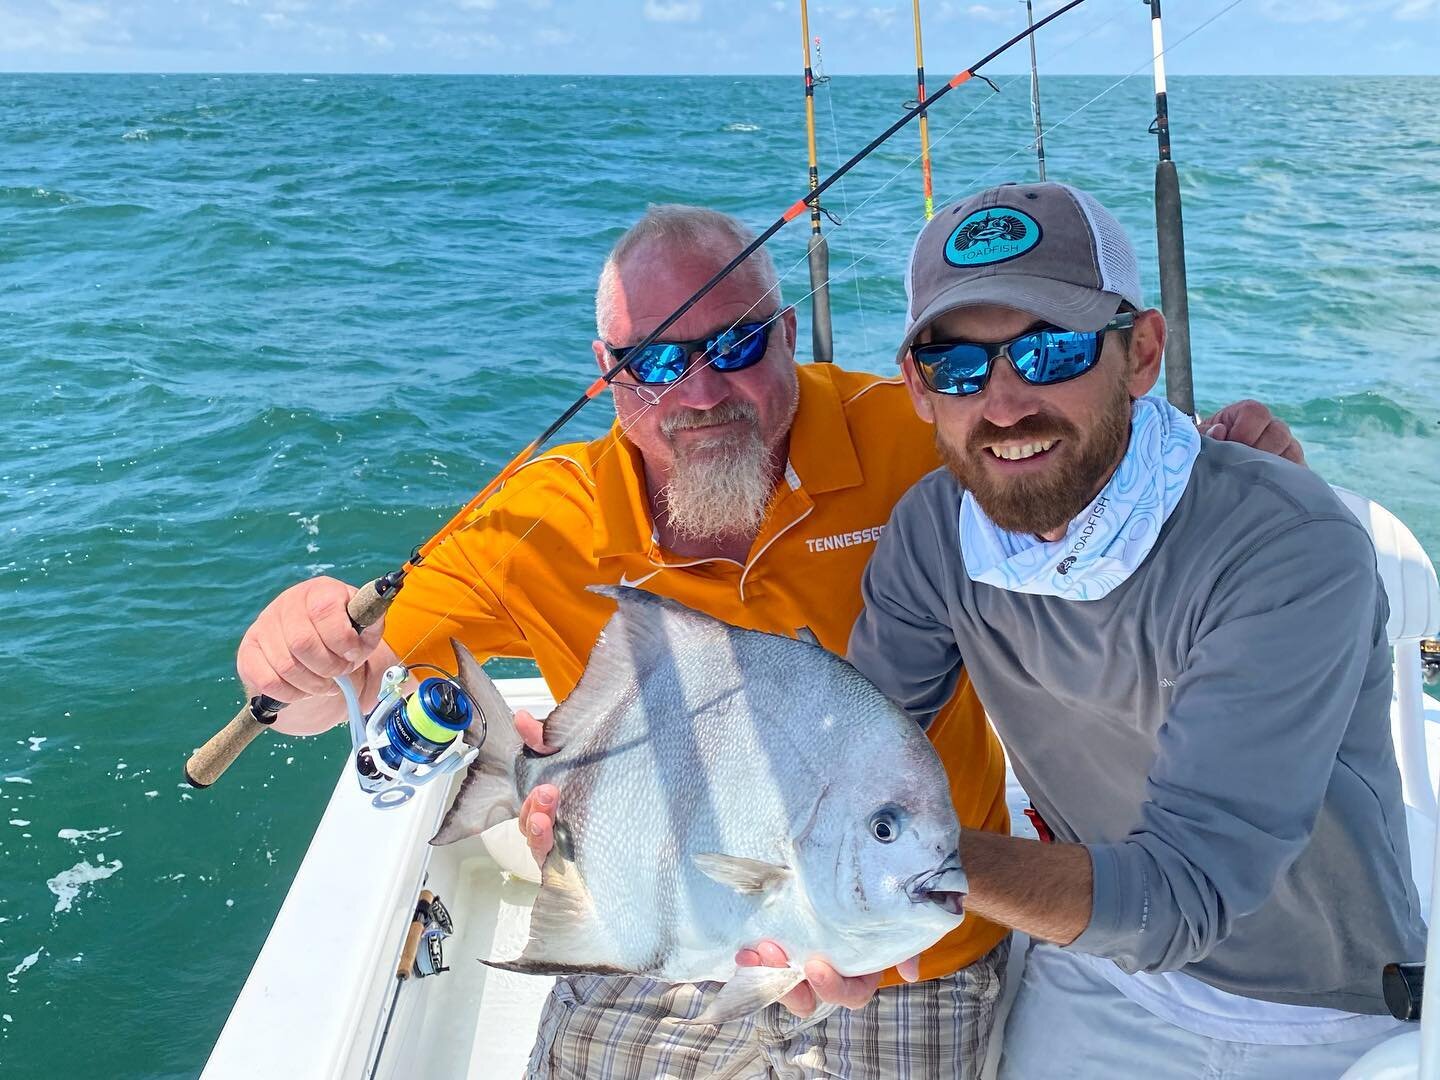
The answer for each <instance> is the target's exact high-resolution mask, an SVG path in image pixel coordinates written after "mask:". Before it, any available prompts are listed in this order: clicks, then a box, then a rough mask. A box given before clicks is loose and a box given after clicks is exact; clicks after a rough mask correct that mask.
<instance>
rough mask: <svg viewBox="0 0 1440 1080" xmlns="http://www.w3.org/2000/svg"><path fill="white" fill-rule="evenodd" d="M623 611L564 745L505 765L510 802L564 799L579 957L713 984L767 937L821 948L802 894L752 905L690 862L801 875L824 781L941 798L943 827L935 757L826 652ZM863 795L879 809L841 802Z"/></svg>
mask: <svg viewBox="0 0 1440 1080" xmlns="http://www.w3.org/2000/svg"><path fill="white" fill-rule="evenodd" d="M662 603H663V602H662ZM632 606H638V605H631V604H622V605H621V613H620V614H619V615H617V616H616V618H615V620H612V622H611V623H610V624H609V625H608V626H607V628H606V631H605V635H604V637H603V638H602V642H601V644H600V645H597V647H596V650H595V653H594V654H593V655H592V657H591V662H590V666H589V667H588V668H587V669H586V673H585V676H584V678H583V679H582V681H581V683H580V685H579V686H577V688H576V690H575V692H574V693H573V694H572V695H571V696H570V698H569V699H567V700H566V702H565V703H564V704H563V705H562V707H561V709H560V710H557V712H556V714H555V715H554V716H553V717H552V721H551V723H552V724H555V725H556V727H557V728H561V729H563V730H566V731H569V732H570V737H569V738H568V740H566V741H565V744H564V745H563V748H562V749H561V750H560V752H558V753H557V754H555V755H553V756H551V757H548V758H540V759H537V758H528V757H526V758H522V759H521V760H520V761H519V762H518V763H517V768H516V786H517V789H518V791H519V793H520V794H521V796H523V795H524V794H525V793H526V792H528V791H529V790H530V789H531V788H532V787H534V786H535V785H537V784H541V783H553V784H556V785H557V786H558V787H559V788H560V808H561V809H560V814H559V824H560V826H561V829H560V830H559V831H560V834H561V836H560V839H561V840H562V841H563V840H566V839H568V851H566V853H567V854H569V855H570V856H572V857H573V861H574V863H575V866H576V868H577V869H578V872H579V876H580V877H581V878H582V879H583V880H584V883H585V887H586V891H587V892H588V894H589V898H590V901H591V903H592V905H593V910H594V920H593V925H591V926H590V927H588V928H587V929H588V932H587V934H586V939H585V942H584V951H585V952H586V953H588V954H590V955H589V956H588V957H578V958H577V959H581V960H584V961H585V962H586V963H589V964H594V965H606V966H612V967H614V968H618V969H623V970H626V971H633V972H643V973H648V974H652V975H655V976H657V977H660V978H664V979H669V980H696V979H719V980H723V979H726V978H729V977H730V975H731V974H732V973H733V970H734V964H733V956H734V950H735V948H736V946H737V945H738V944H741V943H745V942H749V941H754V940H757V939H759V938H760V937H773V938H776V939H777V940H785V941H791V942H795V943H796V944H797V945H798V944H803V943H813V944H816V945H819V944H820V943H821V940H822V939H823V938H825V936H826V934H825V931H824V928H823V927H822V926H821V925H820V923H819V922H817V919H816V915H815V913H814V911H813V910H812V908H811V904H810V902H809V900H808V899H807V897H806V892H807V890H806V888H805V883H804V882H803V881H799V882H797V885H796V886H795V887H792V888H790V890H789V895H788V896H785V897H779V898H775V899H773V900H772V901H771V902H767V903H761V902H760V900H759V899H758V898H757V897H755V896H752V895H745V894H742V893H740V892H737V891H736V890H735V889H733V888H732V887H731V886H729V885H726V884H722V883H720V882H717V881H715V880H712V879H711V878H710V877H709V876H707V875H706V874H705V873H704V872H702V871H701V870H700V869H699V868H698V867H697V866H696V864H695V862H694V861H693V857H694V856H695V855H697V854H701V853H719V854H723V855H728V856H737V857H741V858H745V859H754V860H758V861H760V862H764V863H773V864H780V865H784V866H791V867H794V868H795V869H797V870H798V869H799V868H798V866H797V865H796V863H797V852H796V847H795V839H796V837H797V836H799V835H800V834H801V833H802V832H803V831H804V830H806V828H807V825H808V824H809V823H810V822H811V820H812V819H813V817H814V815H815V812H816V802H817V798H818V797H819V796H820V794H821V793H822V792H823V791H828V790H831V789H835V788H836V787H837V785H838V786H839V787H841V788H844V787H847V786H854V787H856V788H857V792H858V790H859V789H863V788H865V787H869V788H871V789H873V790H874V791H878V790H879V789H881V788H883V787H884V786H885V784H884V782H883V778H886V777H889V778H890V779H891V780H892V781H893V782H895V783H897V784H903V785H905V786H907V787H916V786H918V787H919V788H922V789H924V788H927V787H929V788H933V789H938V792H939V797H940V799H941V800H942V801H943V805H944V810H942V811H941V813H942V814H943V813H944V812H946V811H948V813H949V816H950V821H951V822H953V820H954V817H953V810H951V809H949V797H948V788H946V786H945V780H944V774H943V770H941V769H940V766H939V762H938V760H936V759H935V756H934V752H933V751H932V750H931V749H930V747H929V745H928V743H927V742H926V740H925V738H924V736H923V735H922V734H921V733H920V732H919V730H918V729H917V728H916V727H915V725H914V724H913V723H912V722H911V721H909V720H908V719H906V718H905V717H904V716H903V714H901V713H900V712H899V711H898V710H897V709H895V708H894V707H893V706H892V705H890V703H889V702H888V701H886V700H885V699H884V698H883V697H882V696H881V695H880V693H879V691H877V690H875V688H874V687H873V686H872V685H871V684H870V683H869V682H868V681H866V680H865V679H863V678H862V677H861V676H860V675H859V674H858V673H857V672H855V671H854V669H853V668H851V667H850V666H849V665H848V664H846V663H844V662H843V661H842V660H840V659H839V658H837V657H835V656H833V655H832V654H830V653H827V652H825V651H824V650H823V649H819V648H817V647H815V646H812V645H809V644H806V643H803V642H799V641H794V640H791V639H787V638H780V637H777V636H774V635H769V634H761V633H758V632H754V631H745V630H739V629H737V628H735V627H731V626H728V625H726V624H724V623H720V622H717V621H715V620H713V619H709V618H708V617H705V616H699V615H697V614H696V613H694V612H690V611H689V610H688V609H685V608H681V607H679V606H678V605H673V604H668V603H664V606H661V604H650V603H646V604H644V605H643V608H642V609H641V610H640V611H639V612H635V613H631V612H629V611H627V610H626V609H627V608H630V607H632ZM640 619H643V620H644V625H643V626H642V625H637V623H638V622H639V620H640ZM562 710H563V713H562ZM548 730H549V729H548V727H547V731H548ZM876 776H878V777H880V778H882V782H881V783H878V784H877V783H876V782H875V780H874V777H876ZM863 797H868V798H869V799H870V801H879V800H878V796H876V795H874V794H870V795H868V796H861V797H857V798H856V799H855V800H851V801H852V802H854V803H856V804H858V803H859V802H860V801H861V798H863ZM932 801H933V800H932ZM828 805H830V804H828V803H827V806H828ZM841 805H844V803H842V804H841ZM566 834H568V836H567V835H566ZM956 836H957V839H958V832H957V833H956ZM561 846H562V848H563V847H565V846H566V845H564V844H563V843H562V845H561ZM831 865H833V866H834V868H835V873H837V874H838V873H844V872H846V871H845V868H844V867H843V866H841V865H839V863H838V861H837V862H836V863H832V864H831ZM830 936H831V937H833V936H834V933H833V930H832V931H831V932H830ZM933 936H938V934H936V935H933ZM933 936H932V939H933ZM528 953H529V950H528V949H527V954H528Z"/></svg>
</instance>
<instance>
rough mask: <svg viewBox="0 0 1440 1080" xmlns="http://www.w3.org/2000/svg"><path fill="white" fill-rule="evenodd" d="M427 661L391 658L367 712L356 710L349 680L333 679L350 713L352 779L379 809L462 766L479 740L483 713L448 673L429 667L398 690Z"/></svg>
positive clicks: (476, 749)
mask: <svg viewBox="0 0 1440 1080" xmlns="http://www.w3.org/2000/svg"><path fill="white" fill-rule="evenodd" d="M429 667H431V665H428V664H420V665H417V667H416V668H408V667H406V666H405V665H404V664H396V665H395V666H394V667H392V668H390V669H389V670H387V671H386V672H385V674H384V676H383V677H382V679H381V682H380V700H379V701H378V702H376V704H375V708H373V709H371V710H370V712H369V713H368V714H364V713H362V712H361V710H360V702H359V699H358V698H357V697H356V694H355V688H354V687H353V686H352V685H351V683H350V680H349V679H348V678H347V677H345V676H343V675H341V676H338V677H337V678H336V679H335V682H336V684H337V685H338V686H339V687H340V692H341V693H342V694H343V695H344V696H345V707H346V709H347V711H348V712H349V714H350V743H351V747H352V749H353V760H354V762H355V775H356V779H357V780H358V781H359V783H360V789H361V790H362V791H364V792H365V793H366V794H368V795H370V796H371V799H370V803H371V805H372V806H374V807H376V808H377V809H379V810H389V809H393V808H394V807H397V806H403V805H404V804H405V803H407V802H409V801H410V799H411V798H412V797H414V795H415V791H416V789H417V788H419V787H421V786H422V785H424V784H428V783H429V782H430V781H431V780H434V779H435V778H436V777H437V776H448V775H449V774H450V773H453V772H455V771H456V770H458V769H462V768H464V767H465V766H466V765H468V764H470V762H471V761H472V760H473V759H474V757H475V755H476V754H477V753H478V752H479V744H480V743H482V742H484V741H485V733H486V722H485V717H484V715H483V714H482V713H481V712H480V710H479V709H478V708H477V707H476V705H475V703H474V702H473V701H471V700H470V695H469V694H467V693H465V690H464V689H463V688H462V687H461V686H460V684H459V683H458V682H457V681H456V680H455V678H454V677H453V676H451V675H450V674H449V673H447V672H444V671H440V669H439V668H434V669H433V670H436V671H440V674H439V675H438V676H430V677H429V678H426V679H424V680H423V681H422V682H421V683H420V685H419V686H418V687H417V688H416V689H415V691H414V692H413V693H410V694H405V693H403V692H402V688H403V687H404V685H405V682H406V680H407V679H408V678H409V677H410V674H411V672H412V671H414V670H417V669H418V668H429ZM477 718H478V721H479V724H480V730H479V738H478V739H476V740H475V745H471V744H470V743H467V742H466V741H465V739H463V738H462V735H463V733H464V732H465V731H467V730H469V728H470V726H471V725H472V724H474V723H475V722H476V720H477Z"/></svg>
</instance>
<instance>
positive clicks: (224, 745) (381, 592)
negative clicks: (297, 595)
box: [185, 571, 404, 788]
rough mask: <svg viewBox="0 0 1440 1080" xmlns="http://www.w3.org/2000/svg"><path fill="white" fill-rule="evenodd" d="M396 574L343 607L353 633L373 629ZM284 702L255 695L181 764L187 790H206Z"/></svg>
mask: <svg viewBox="0 0 1440 1080" xmlns="http://www.w3.org/2000/svg"><path fill="white" fill-rule="evenodd" d="M403 580H404V579H403V577H402V575H401V573H400V571H396V572H395V573H392V574H386V575H385V576H384V577H379V578H376V579H375V580H374V581H371V582H367V583H366V584H365V585H363V586H361V587H360V588H359V589H358V590H356V592H355V595H354V596H352V597H351V598H350V602H349V603H348V604H347V605H346V606H345V610H346V612H347V613H348V614H349V615H350V623H351V625H353V626H354V627H355V629H356V630H364V629H365V628H366V627H367V626H374V625H375V624H376V623H377V622H379V621H380V620H381V619H382V618H383V617H384V615H385V612H386V610H387V609H388V608H389V607H390V604H391V602H392V601H393V600H394V599H395V595H396V594H397V593H398V592H399V591H400V586H401V584H402V583H403ZM284 707H285V702H283V701H276V700H275V699H274V698H272V697H266V696H265V695H264V694H257V695H255V696H254V697H253V698H251V699H250V700H249V701H247V702H246V703H245V704H244V705H242V706H241V707H240V711H239V712H237V713H236V714H235V719H233V720H231V721H230V722H229V723H228V724H226V725H225V726H224V727H223V728H221V729H220V730H219V731H217V732H216V733H215V734H214V735H212V736H211V737H210V739H209V741H208V742H206V743H205V745H204V746H202V747H200V749H198V750H196V751H195V752H194V753H193V754H191V755H190V760H189V761H187V762H186V763H185V780H186V782H187V783H189V785H190V786H191V787H197V788H204V787H209V786H210V785H211V784H213V783H214V782H215V781H216V780H218V779H220V775H221V774H222V773H223V772H224V771H225V770H226V769H228V768H229V767H230V764H231V762H233V761H234V760H235V759H236V758H237V757H239V756H240V752H241V751H242V750H244V749H245V747H247V746H249V745H250V743H251V742H252V741H253V740H254V738H255V736H257V735H259V734H260V732H262V731H264V730H265V729H266V728H267V727H269V726H270V725H271V724H273V723H274V722H275V718H276V717H277V716H278V715H279V714H280V710H281V709H283V708H284Z"/></svg>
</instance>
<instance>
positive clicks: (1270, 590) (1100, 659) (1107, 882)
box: [850, 439, 1424, 1013]
mask: <svg viewBox="0 0 1440 1080" xmlns="http://www.w3.org/2000/svg"><path fill="white" fill-rule="evenodd" d="M960 494H961V493H960V490H959V488H958V486H957V485H956V483H955V481H954V479H953V478H952V477H951V476H950V474H949V473H948V472H946V471H944V470H940V471H937V472H935V473H932V474H930V475H929V476H927V477H925V478H924V479H923V480H921V482H920V483H919V484H918V485H916V487H915V488H914V489H913V490H911V491H910V492H909V493H908V494H907V495H906V496H905V497H904V498H903V499H902V500H901V501H900V503H899V505H898V506H897V507H896V509H895V513H894V516H893V517H892V519H891V522H890V526H889V528H888V529H887V530H886V532H885V535H884V538H883V539H882V540H881V542H880V544H879V546H878V548H877V550H876V552H875V555H874V557H873V559H872V560H871V562H870V566H869V569H868V570H867V572H866V576H865V582H864V594H865V611H864V613H863V614H862V615H861V617H860V620H859V621H858V622H857V623H856V625H855V629H854V631H853V633H852V636H851V639H850V654H851V660H852V661H853V662H854V663H855V665H856V666H857V667H858V668H859V669H860V670H861V671H862V672H864V673H865V674H866V675H868V676H869V677H870V678H871V679H872V680H873V681H874V682H875V683H876V684H877V685H878V686H879V687H880V688H881V689H882V690H884V691H885V692H886V693H888V694H889V695H890V696H891V697H892V698H894V699H895V700H896V702H897V703H899V704H900V705H901V706H902V707H903V708H905V709H907V710H908V711H909V712H910V713H911V714H912V715H914V716H915V717H916V718H917V719H918V720H920V721H921V722H928V720H929V718H930V717H931V716H932V715H933V714H934V712H935V710H936V709H937V708H938V707H939V706H940V704H941V703H943V702H944V701H945V700H947V699H948V697H949V694H950V691H951V689H952V688H953V687H954V685H955V681H956V679H957V678H958V676H959V673H960V667H961V657H962V656H963V657H964V662H965V665H966V668H967V670H968V672H969V675H970V678H971V679H972V680H973V682H974V684H975V688H976V690H977V691H978V692H979V695H980V700H981V702H982V703H983V704H984V705H985V708H986V711H987V712H988V713H989V715H990V717H991V720H992V721H993V723H994V724H995V727H996V730H997V731H998V732H999V734H1000V737H1001V740H1002V741H1003V742H1004V744H1005V746H1006V749H1007V751H1008V752H1009V754H1010V758H1011V762H1012V764H1013V765H1014V768H1015V772H1016V774H1017V776H1018V777H1019V779H1020V781H1021V783H1022V784H1023V785H1024V786H1025V790H1026V791H1027V792H1028V793H1029V794H1030V795H1031V797H1032V799H1033V801H1034V803H1035V806H1036V808H1037V809H1038V810H1039V811H1040V813H1041V815H1042V816H1043V817H1044V818H1045V820H1046V821H1047V822H1048V823H1049V825H1050V827H1051V828H1052V829H1053V830H1054V832H1055V834H1056V836H1057V838H1058V839H1060V840H1069V841H1078V842H1081V843H1084V844H1085V845H1086V846H1087V847H1088V849H1089V851H1090V854H1091V858H1092V861H1093V863H1094V870H1095V877H1094V896H1093V903H1094V911H1093V915H1092V918H1091V921H1090V925H1089V927H1088V928H1087V929H1086V930H1085V932H1084V933H1082V934H1081V935H1080V937H1079V938H1078V939H1077V940H1076V941H1075V942H1074V943H1073V945H1072V946H1071V947H1072V948H1074V949H1077V950H1079V951H1082V952H1087V953H1091V954H1094V955H1098V956H1104V957H1108V958H1110V959H1112V960H1114V961H1115V962H1116V963H1117V964H1119V965H1120V967H1122V968H1123V969H1124V970H1126V971H1131V972H1134V971H1152V972H1153V971H1175V970H1183V971H1185V972H1186V973H1187V974H1189V975H1192V976H1194V977H1195V978H1198V979H1201V980H1203V981H1205V982H1207V983H1209V984H1210V985H1212V986H1215V987H1218V988H1219V989H1221V990H1226V991H1229V992H1231V993H1235V994H1241V995H1245V996H1248V997H1252V998H1258V999H1261V1000H1266V1001H1277V1002H1285V1003H1290V1004H1297V1005H1316V1006H1325V1007H1328V1008H1335V1009H1346V1010H1350V1011H1353V1012H1363V1013H1382V1012H1384V1011H1385V1006H1384V1001H1383V998H1382V996H1381V990H1380V973H1381V969H1382V967H1383V965H1384V964H1386V963H1388V962H1391V961H1395V960H1418V959H1420V958H1421V957H1422V956H1423V954H1424V928H1423V925H1422V924H1421V921H1420V915H1419V911H1420V907H1419V901H1418V897H1417V896H1416V893H1415V888H1414V885H1413V883H1412V882H1411V880H1410V874H1409V851H1408V842H1407V838H1406V832H1405V815H1404V807H1403V805H1402V801H1401V795H1400V777H1399V772H1398V770H1397V768H1396V764H1395V755H1394V748H1393V746H1392V745H1391V741H1390V725H1389V706H1390V696H1391V663H1390V652H1389V649H1388V647H1387V643H1386V639H1385V620H1386V615H1387V608H1386V604H1385V597H1384V592H1383V587H1382V586H1381V584H1380V582H1379V578H1378V575H1377V572H1376V568H1375V555H1374V549H1373V547H1372V545H1371V543H1370V538H1369V536H1368V535H1367V534H1366V533H1365V531H1364V530H1363V529H1362V528H1361V527H1360V525H1359V523H1358V522H1356V521H1355V519H1354V518H1353V517H1352V516H1351V515H1350V514H1349V513H1348V512H1347V511H1346V510H1345V509H1344V507H1343V506H1341V504H1340V503H1339V501H1338V500H1337V499H1336V497H1335V496H1334V494H1333V493H1332V492H1331V491H1330V489H1329V487H1328V486H1326V485H1325V484H1324V483H1323V482H1322V481H1321V480H1320V479H1319V478H1317V477H1316V476H1314V475H1313V474H1312V473H1310V472H1309V471H1307V470H1305V469H1302V468H1299V467H1297V466H1294V465H1291V464H1289V463H1287V462H1284V461H1281V460H1280V459H1278V458H1275V457H1271V456H1268V455H1265V454H1260V453H1257V452H1256V451H1253V450H1250V449H1247V448H1245V447H1239V446H1235V445H1233V444H1230V443H1220V442H1215V441H1213V440H1210V439H1206V440H1205V441H1204V446H1203V448H1202V450H1201V453H1200V457H1199V459H1198V460H1197V461H1196V464H1195V469H1194V472H1193V474H1192V476H1191V480H1190V485H1189V487H1188V489H1187V490H1186V493H1185V495H1184V497H1183V498H1182V499H1181V502H1180V504H1179V506H1177V507H1176V509H1175V511H1174V513H1173V514H1172V515H1171V517H1170V519H1169V520H1168V521H1167V522H1166V524H1165V527H1164V530H1163V531H1162V534H1161V538H1160V540H1159V542H1158V543H1157V544H1156V546H1155V549H1154V550H1153V551H1152V552H1151V554H1150V557H1149V558H1148V559H1147V560H1146V561H1145V562H1144V563H1143V564H1142V565H1141V567H1140V569H1139V570H1138V571H1136V573H1135V574H1134V575H1132V576H1131V578H1130V579H1129V580H1128V581H1126V582H1125V583H1124V584H1122V585H1120V586H1119V587H1118V588H1116V589H1115V590H1114V591H1113V592H1111V593H1110V594H1109V595H1108V596H1106V597H1105V598H1103V599H1101V600H1093V601H1066V600H1060V599H1057V598H1055V597H1049V596H1036V595H1026V594H1021V593H1015V592H1009V591H1006V590H1002V589H999V588H996V587H994V586H989V585H980V584H976V583H975V582H972V581H971V580H970V579H969V577H968V576H967V574H966V573H965V569H964V566H963V565H962V554H961V552H960V551H959V539H958V516H959V511H960ZM962 854H963V852H962Z"/></svg>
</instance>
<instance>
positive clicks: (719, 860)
mask: <svg viewBox="0 0 1440 1080" xmlns="http://www.w3.org/2000/svg"><path fill="white" fill-rule="evenodd" d="M691 861H692V862H694V863H695V865H696V867H698V868H699V870H700V872H701V873H702V874H704V875H705V876H706V877H708V878H710V879H712V880H714V881H718V882H719V883H720V884H721V885H728V886H729V887H730V888H732V889H734V890H735V891H736V892H738V893H746V894H750V895H754V894H758V893H764V892H767V891H769V890H770V889H774V888H777V887H778V886H780V885H784V884H785V883H786V882H787V881H789V880H790V877H791V872H790V868H789V867H788V866H781V865H780V864H779V863H771V862H762V861H761V860H759V859H746V858H742V857H741V856H739V855H720V854H717V853H716V852H713V851H703V852H701V853H700V854H698V855H694V856H691Z"/></svg>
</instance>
